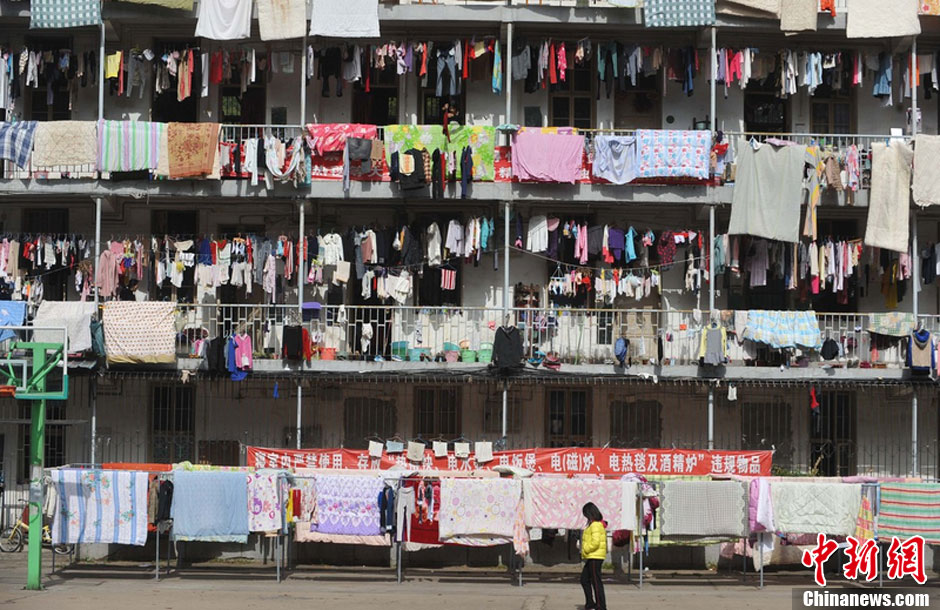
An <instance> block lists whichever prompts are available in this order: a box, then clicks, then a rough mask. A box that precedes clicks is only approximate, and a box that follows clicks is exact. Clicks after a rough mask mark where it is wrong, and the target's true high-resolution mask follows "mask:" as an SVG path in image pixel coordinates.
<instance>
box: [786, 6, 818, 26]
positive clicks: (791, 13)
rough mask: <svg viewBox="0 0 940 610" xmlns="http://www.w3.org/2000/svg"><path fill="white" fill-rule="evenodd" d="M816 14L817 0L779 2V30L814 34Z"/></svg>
mask: <svg viewBox="0 0 940 610" xmlns="http://www.w3.org/2000/svg"><path fill="white" fill-rule="evenodd" d="M818 13H819V0H780V29H781V30H783V31H784V32H806V31H812V32H815V31H816V18H817V17H818V16H819V15H818Z"/></svg>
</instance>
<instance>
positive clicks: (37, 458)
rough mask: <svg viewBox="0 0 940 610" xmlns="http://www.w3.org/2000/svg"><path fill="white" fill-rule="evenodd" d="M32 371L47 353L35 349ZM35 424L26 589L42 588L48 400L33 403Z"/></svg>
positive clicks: (42, 382)
mask: <svg viewBox="0 0 940 610" xmlns="http://www.w3.org/2000/svg"><path fill="white" fill-rule="evenodd" d="M32 353H33V370H34V371H38V370H40V369H42V368H43V366H44V365H45V363H46V350H45V349H33V350H32ZM36 391H38V392H45V391H46V377H45V375H43V376H42V377H41V378H40V379H39V380H38V381H37V383H36ZM32 403H33V405H32V406H33V408H32V422H31V425H30V431H29V464H30V466H29V530H30V531H31V532H33V534H34V535H33V536H30V537H29V551H28V556H27V560H26V588H27V589H29V590H30V591H39V590H40V589H42V535H41V534H42V505H43V488H42V474H43V466H44V462H45V456H46V401H45V400H39V401H32Z"/></svg>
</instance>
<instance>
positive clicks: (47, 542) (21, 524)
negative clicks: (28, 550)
mask: <svg viewBox="0 0 940 610" xmlns="http://www.w3.org/2000/svg"><path fill="white" fill-rule="evenodd" d="M20 504H23V505H24V506H23V512H22V514H21V515H20V518H19V519H18V520H17V522H16V524H15V525H13V526H12V527H6V528H4V530H3V531H2V532H0V552H3V553H16V552H18V551H20V550H21V549H22V548H23V545H24V544H26V541H27V540H28V539H29V523H28V521H29V506H26V502H25V501H21V502H20ZM42 545H43V546H44V547H47V548H49V547H51V548H52V552H53V553H55V554H56V555H70V554H71V553H72V552H73V551H74V550H75V545H74V544H52V530H51V529H50V527H49V524H48V523H43V526H42Z"/></svg>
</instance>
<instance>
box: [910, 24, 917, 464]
mask: <svg viewBox="0 0 940 610" xmlns="http://www.w3.org/2000/svg"><path fill="white" fill-rule="evenodd" d="M911 66H912V68H913V67H914V66H917V37H916V36H915V37H914V41H913V43H912V44H911ZM911 136H913V137H916V136H917V79H916V78H912V79H911ZM908 205H910V200H908ZM919 252H920V246H919V244H918V239H917V210H912V211H911V272H912V274H913V275H914V307H913V311H914V326H915V327H917V328H920V320H919V315H920V254H919ZM917 418H918V405H917V386H916V385H915V386H914V394H913V396H912V397H911V476H914V477H916V476H918V473H919V472H920V466H919V465H918V463H917V461H918V455H917Z"/></svg>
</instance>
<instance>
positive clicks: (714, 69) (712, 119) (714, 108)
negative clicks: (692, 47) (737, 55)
mask: <svg viewBox="0 0 940 610" xmlns="http://www.w3.org/2000/svg"><path fill="white" fill-rule="evenodd" d="M716 31H717V30H716V28H715V27H714V26H712V48H711V51H712V54H711V62H710V65H711V103H710V106H709V111H710V112H709V115H708V117H709V123H710V125H709V128H710V129H711V131H712V134H714V133H715V126H716V125H717V117H716V116H715V114H716V113H717V112H718V104H717V97H716V96H717V95H718V84H717V83H716V82H715V77H717V76H718V55H717V53H718V49H717V48H716V47H717V44H716V40H717V34H716Z"/></svg>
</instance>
